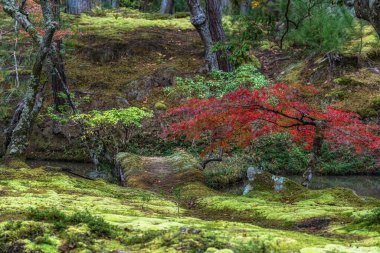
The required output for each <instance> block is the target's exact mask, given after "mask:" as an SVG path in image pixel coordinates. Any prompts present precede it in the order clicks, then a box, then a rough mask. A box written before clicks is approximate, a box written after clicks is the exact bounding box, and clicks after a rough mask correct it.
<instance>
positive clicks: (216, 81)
mask: <svg viewBox="0 0 380 253" xmlns="http://www.w3.org/2000/svg"><path fill="white" fill-rule="evenodd" d="M268 84H269V82H268V80H267V79H266V77H265V76H264V75H263V74H261V73H260V72H259V70H258V69H257V68H256V67H255V66H254V65H251V64H246V65H242V66H240V67H238V68H237V69H236V70H235V71H233V72H231V73H226V72H223V71H213V72H211V73H210V75H209V76H208V77H207V78H206V77H204V76H196V77H194V78H177V85H176V86H175V88H171V87H169V88H167V89H166V91H167V92H175V93H176V94H180V95H181V96H183V97H185V98H194V97H196V98H210V97H222V96H223V95H224V94H226V93H229V92H232V91H235V90H237V89H239V88H240V87H250V88H253V89H258V88H261V87H263V86H267V85H268Z"/></svg>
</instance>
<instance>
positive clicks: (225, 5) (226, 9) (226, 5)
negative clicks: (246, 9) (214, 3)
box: [220, 0, 232, 14]
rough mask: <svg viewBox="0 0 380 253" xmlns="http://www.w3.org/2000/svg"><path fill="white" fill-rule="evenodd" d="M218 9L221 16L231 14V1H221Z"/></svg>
mask: <svg viewBox="0 0 380 253" xmlns="http://www.w3.org/2000/svg"><path fill="white" fill-rule="evenodd" d="M220 7H221V10H222V13H223V14H231V13H232V3H231V0H221V3H220Z"/></svg>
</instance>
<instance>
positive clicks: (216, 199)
mask: <svg viewBox="0 0 380 253" xmlns="http://www.w3.org/2000/svg"><path fill="white" fill-rule="evenodd" d="M0 192H1V197H0V213H1V216H0V222H1V223H0V229H1V230H2V233H0V243H8V244H6V245H8V246H9V244H11V245H13V246H14V247H21V246H20V245H23V246H22V247H23V249H24V250H25V251H26V252H58V249H59V248H61V249H63V248H65V247H66V248H67V249H69V250H70V251H69V252H90V251H92V252H111V251H112V250H128V252H204V251H206V249H207V248H210V247H215V248H218V249H223V248H229V249H232V250H234V251H235V252H248V251H246V250H249V251H250V252H264V251H260V247H270V248H273V249H277V250H279V251H280V252H284V251H286V252H297V251H298V250H301V249H304V248H308V247H314V248H325V247H331V246H326V245H330V244H334V245H341V246H340V247H344V246H349V245H362V246H363V245H364V246H376V245H377V246H379V239H378V238H379V233H378V232H375V231H371V232H368V234H366V232H365V231H368V228H367V227H364V228H358V227H355V230H353V231H351V230H350V229H349V228H347V227H344V226H342V225H340V227H339V228H336V227H335V226H333V227H332V228H330V229H332V230H333V229H336V230H339V233H340V234H341V236H333V235H334V234H335V232H334V233H333V232H331V233H332V234H333V235H329V236H322V235H323V234H318V233H316V234H314V235H313V234H310V233H304V232H299V231H290V230H278V229H269V228H263V227H259V226H257V225H254V223H255V222H254V220H255V219H252V222H247V221H246V222H244V223H242V222H234V221H232V220H231V219H229V217H226V218H225V219H223V218H221V216H223V214H224V212H226V210H229V214H231V212H234V213H236V214H237V215H238V213H239V212H242V213H244V214H245V215H248V216H247V217H251V216H252V217H254V216H255V217H256V218H257V217H265V218H266V219H271V220H277V221H279V222H284V223H286V222H295V221H300V220H302V219H304V218H308V217H316V216H321V215H322V216H325V215H329V216H333V217H337V218H339V217H344V218H346V217H350V216H351V215H353V214H355V213H357V212H359V210H361V212H363V211H365V209H366V208H367V209H368V206H367V207H366V205H361V204H360V203H356V204H353V202H351V200H350V201H348V200H347V201H346V200H340V201H341V202H339V201H338V202H337V199H335V200H334V198H336V197H337V195H339V194H341V192H344V191H343V190H339V189H338V190H336V191H333V192H330V193H329V194H328V192H324V193H323V197H321V195H320V193H314V194H315V195H316V196H315V197H314V198H311V199H304V198H303V197H301V196H300V197H299V199H303V200H298V201H295V202H293V203H292V204H290V203H289V204H286V203H283V202H282V201H279V200H275V199H276V197H270V195H269V194H266V193H262V194H260V195H258V196H253V197H236V196H231V195H225V194H221V193H218V192H217V191H214V190H211V189H208V188H207V187H206V186H204V185H203V184H201V183H195V184H191V185H187V186H183V194H182V196H183V198H186V196H192V195H194V194H195V195H196V196H197V197H198V198H200V197H201V200H200V202H199V205H200V206H202V205H206V206H207V208H203V207H202V208H201V207H200V206H199V207H196V208H197V209H198V212H201V213H203V214H204V215H205V216H208V217H207V220H205V219H200V218H195V217H192V216H189V214H190V213H191V212H189V210H186V209H185V208H184V207H180V208H178V207H177V204H176V201H175V199H172V200H170V198H167V197H164V196H161V195H160V194H158V193H153V192H150V191H144V190H141V189H136V188H122V187H119V186H116V185H112V184H108V183H105V182H103V181H91V180H85V179H81V178H75V177H70V176H68V175H65V174H62V173H61V172H59V171H51V170H50V171H47V170H45V169H43V168H37V169H19V170H15V169H10V168H5V167H1V168H0ZM344 194H346V193H344ZM311 195H312V194H311ZM318 196H319V197H318ZM308 197H310V195H309V196H308ZM267 198H268V199H271V200H270V201H268V200H266V199H267ZM181 201H182V199H181ZM349 203H351V206H346V205H348V204H349ZM30 208H36V210H38V211H41V212H43V210H54V209H53V208H56V209H57V210H61V211H62V212H63V213H64V214H65V215H67V216H69V215H74V214H78V213H79V214H80V213H83V212H88V213H89V214H90V215H92V216H93V217H102V218H103V219H104V220H105V221H106V222H107V223H109V224H112V225H115V227H112V229H111V230H112V236H104V235H97V234H96V233H91V229H90V228H89V227H90V226H89V225H88V224H91V223H88V224H87V223H85V222H84V223H83V222H78V223H77V224H76V223H70V224H69V225H68V226H66V227H65V228H64V229H57V228H56V226H57V224H56V223H57V222H56V221H59V220H60V219H61V218H59V217H60V216H59V215H56V216H54V217H57V218H55V219H54V221H55V222H52V221H49V220H44V219H42V220H41V219H36V218H30V217H29V219H28V212H30V211H28V210H29V209H30ZM208 210H209V211H210V212H209V213H208V212H207V211H208ZM213 213H214V214H215V217H214V218H213V216H212V214H213ZM217 213H219V217H218V215H216V214H217ZM256 215H258V216H256ZM228 220H230V221H228ZM181 227H182V228H183V227H185V228H190V230H189V231H190V232H187V233H181V232H180V231H181ZM194 229H195V230H194ZM193 230H194V231H196V232H191V231H193ZM197 230H200V232H199V231H198V232H199V233H198V232H197ZM336 233H338V232H336ZM351 233H353V234H354V235H360V239H358V238H359V237H358V236H356V237H354V236H347V235H350V234H351ZM113 234H114V235H113ZM74 238H75V240H74ZM263 245H266V246H263ZM374 249H375V248H374ZM37 250H39V251H37ZM304 250H305V249H304ZM304 250H303V251H302V252H310V251H304ZM378 251H379V248H376V250H375V251H369V252H378ZM321 252H324V251H321ZM343 252H344V251H343ZM363 252H366V251H364V249H363Z"/></svg>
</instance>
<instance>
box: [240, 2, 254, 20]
mask: <svg viewBox="0 0 380 253" xmlns="http://www.w3.org/2000/svg"><path fill="white" fill-rule="evenodd" d="M250 4H251V1H250V0H240V2H239V5H240V15H243V16H245V15H247V14H248V12H249V7H250Z"/></svg>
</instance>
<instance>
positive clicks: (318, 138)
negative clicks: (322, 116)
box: [302, 122, 325, 187]
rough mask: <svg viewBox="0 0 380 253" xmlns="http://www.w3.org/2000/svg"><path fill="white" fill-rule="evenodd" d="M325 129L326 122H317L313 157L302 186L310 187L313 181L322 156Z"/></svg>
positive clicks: (304, 175)
mask: <svg viewBox="0 0 380 253" xmlns="http://www.w3.org/2000/svg"><path fill="white" fill-rule="evenodd" d="M324 127H325V122H316V126H315V137H314V143H313V150H312V151H311V156H310V160H309V164H308V166H307V169H306V171H305V172H304V174H303V182H302V185H303V186H305V187H309V185H310V183H311V180H312V178H313V176H314V171H315V168H316V166H317V164H318V159H319V157H320V156H321V151H322V145H323V129H324Z"/></svg>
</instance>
